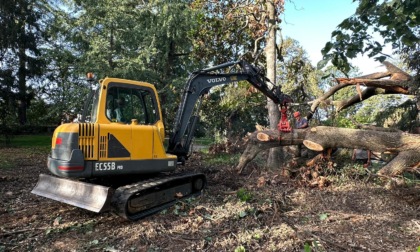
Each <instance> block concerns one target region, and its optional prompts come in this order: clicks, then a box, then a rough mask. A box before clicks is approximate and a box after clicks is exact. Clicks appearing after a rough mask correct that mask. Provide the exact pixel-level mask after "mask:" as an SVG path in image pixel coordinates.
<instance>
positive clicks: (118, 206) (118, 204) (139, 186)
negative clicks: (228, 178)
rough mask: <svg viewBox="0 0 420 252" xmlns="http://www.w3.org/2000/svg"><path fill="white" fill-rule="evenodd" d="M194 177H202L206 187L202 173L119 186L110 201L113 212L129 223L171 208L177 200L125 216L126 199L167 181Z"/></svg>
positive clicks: (158, 178) (199, 192) (171, 176)
mask: <svg viewBox="0 0 420 252" xmlns="http://www.w3.org/2000/svg"><path fill="white" fill-rule="evenodd" d="M195 176H197V177H198V176H202V177H203V178H204V186H203V188H204V187H205V186H206V178H205V175H204V174H202V173H186V174H176V175H169V176H164V177H157V178H152V179H148V180H145V181H141V182H138V183H134V184H130V185H126V186H121V187H119V188H117V190H116V191H115V193H114V196H113V199H112V203H111V204H112V206H113V208H114V211H115V212H116V213H117V214H118V215H119V216H121V217H123V218H125V219H127V220H131V221H135V220H139V219H141V218H144V217H146V216H149V215H152V214H154V213H157V212H160V211H162V210H164V209H166V208H168V207H170V206H172V205H173V204H175V203H176V202H177V200H179V199H174V200H172V201H170V202H167V203H163V204H161V205H158V206H155V207H152V208H149V209H146V210H143V211H141V212H139V213H137V214H134V215H127V212H126V205H127V201H128V199H129V198H130V197H131V196H132V195H134V194H136V193H138V192H140V191H143V190H147V189H150V188H153V187H156V186H159V185H162V184H164V183H167V182H169V181H172V180H177V179H186V178H188V177H195ZM201 191H202V190H200V191H198V192H195V193H194V192H193V193H192V194H189V195H186V196H184V197H182V198H180V199H184V198H188V197H192V196H196V195H200V194H201Z"/></svg>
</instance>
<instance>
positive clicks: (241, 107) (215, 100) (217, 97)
mask: <svg viewBox="0 0 420 252" xmlns="http://www.w3.org/2000/svg"><path fill="white" fill-rule="evenodd" d="M265 106H266V98H265V97H264V96H263V95H262V94H261V93H259V92H257V93H255V92H251V91H250V85H249V84H248V83H246V82H240V83H238V84H234V85H226V86H223V87H218V88H214V89H213V90H212V91H211V93H210V94H209V96H208V97H207V98H206V99H205V101H204V102H203V106H202V109H201V120H202V121H203V126H204V127H205V131H206V132H207V135H208V136H215V135H220V136H221V138H222V139H232V138H237V137H243V136H244V135H245V134H246V133H247V132H253V131H254V130H255V125H256V124H257V123H258V124H260V125H267V124H268V118H267V114H266V112H265V111H266V109H265ZM262 111H263V112H262ZM220 115H223V116H220Z"/></svg>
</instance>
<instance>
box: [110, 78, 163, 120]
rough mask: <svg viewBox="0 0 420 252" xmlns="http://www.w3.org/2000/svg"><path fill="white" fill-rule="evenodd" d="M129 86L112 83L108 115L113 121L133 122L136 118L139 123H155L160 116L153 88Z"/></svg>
mask: <svg viewBox="0 0 420 252" xmlns="http://www.w3.org/2000/svg"><path fill="white" fill-rule="evenodd" d="M126 86H127V87H126ZM129 86H130V85H124V86H122V87H121V86H118V87H117V86H114V87H113V86H112V85H110V87H109V89H108V95H107V101H106V117H107V118H108V119H109V120H110V121H112V122H121V123H131V120H132V119H136V120H137V121H138V124H154V123H155V122H156V121H157V120H159V118H158V113H157V103H156V100H155V95H154V92H153V90H151V89H149V88H145V87H141V88H139V87H129Z"/></svg>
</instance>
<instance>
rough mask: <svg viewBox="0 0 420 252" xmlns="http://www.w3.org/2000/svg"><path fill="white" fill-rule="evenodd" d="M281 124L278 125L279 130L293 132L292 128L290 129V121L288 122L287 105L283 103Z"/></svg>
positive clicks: (281, 106)
mask: <svg viewBox="0 0 420 252" xmlns="http://www.w3.org/2000/svg"><path fill="white" fill-rule="evenodd" d="M280 113H281V117H280V122H279V124H277V129H278V130H279V131H280V132H290V131H292V127H290V123H289V120H287V105H286V103H283V104H281V105H280Z"/></svg>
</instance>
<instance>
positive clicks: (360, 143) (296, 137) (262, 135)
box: [236, 126, 420, 177]
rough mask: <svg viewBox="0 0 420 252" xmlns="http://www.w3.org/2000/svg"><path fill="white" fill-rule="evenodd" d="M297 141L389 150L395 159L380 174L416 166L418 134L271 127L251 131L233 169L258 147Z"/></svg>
mask: <svg viewBox="0 0 420 252" xmlns="http://www.w3.org/2000/svg"><path fill="white" fill-rule="evenodd" d="M300 143H303V144H304V145H305V146H306V147H307V148H309V149H311V150H314V151H323V150H326V149H329V148H348V149H355V148H357V149H369V150H372V151H377V152H390V153H393V154H395V155H396V156H395V158H394V159H393V160H391V161H390V162H389V163H388V164H387V165H385V166H384V167H383V168H382V169H381V170H380V171H379V172H378V174H380V175H384V176H391V177H392V176H397V175H400V174H402V173H403V172H404V171H405V170H409V169H412V168H413V167H418V166H420V136H419V135H415V134H408V133H404V132H388V131H378V130H356V129H346V128H336V127H326V126H318V127H313V128H310V129H305V130H293V132H291V133H279V132H278V131H274V130H265V131H257V132H254V133H253V134H251V135H250V136H249V141H248V144H247V147H246V149H245V151H244V152H243V154H242V156H241V157H240V159H239V163H238V165H237V167H236V170H237V171H238V172H241V171H242V169H243V168H244V167H245V166H246V165H247V164H248V163H249V162H250V161H251V160H252V159H254V158H255V156H256V155H257V154H258V153H259V152H260V151H262V150H266V149H269V148H273V147H279V146H287V145H296V144H300Z"/></svg>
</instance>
